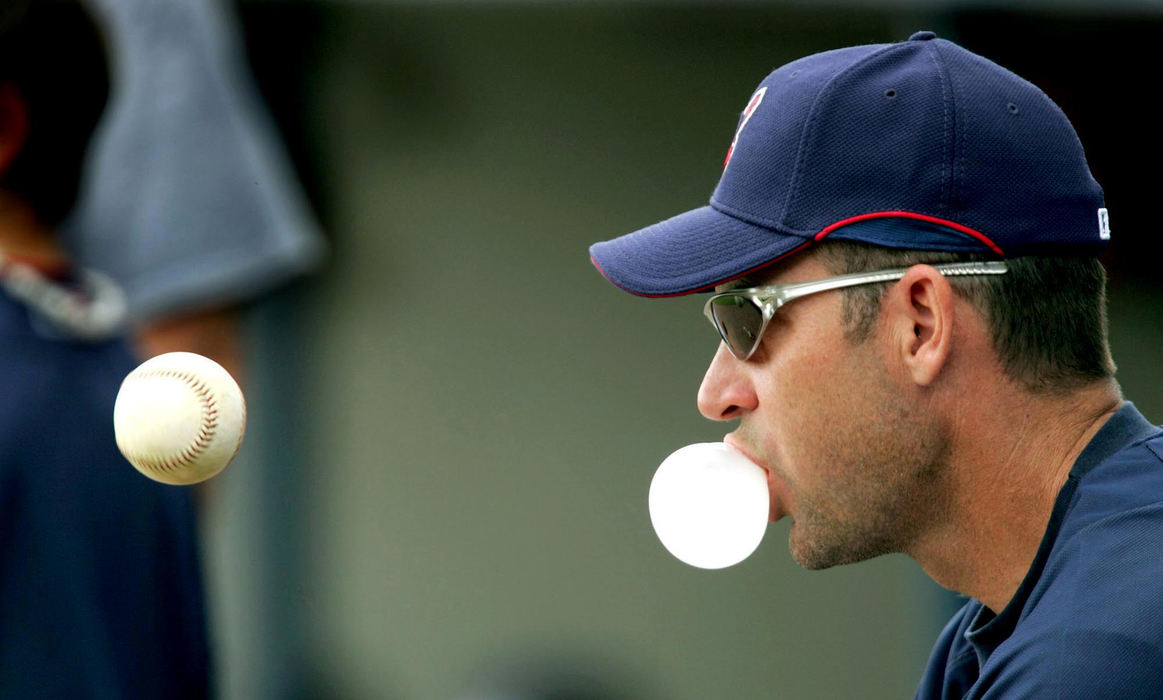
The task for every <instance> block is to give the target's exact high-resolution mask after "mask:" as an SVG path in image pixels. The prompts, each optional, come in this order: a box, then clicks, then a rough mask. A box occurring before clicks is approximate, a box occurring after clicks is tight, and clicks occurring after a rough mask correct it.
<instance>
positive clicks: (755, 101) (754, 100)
mask: <svg viewBox="0 0 1163 700" xmlns="http://www.w3.org/2000/svg"><path fill="white" fill-rule="evenodd" d="M765 94H767V87H766V86H764V87H761V88H759V89H758V90H756V91H755V94H754V95H752V96H751V101H750V102H748V103H747V109H745V110H743V121H741V122H739V128H738V129H736V130H735V138H733V139H731V147H730V148H728V149H727V157H726V158H724V159H723V170H726V169H727V164H728V163H730V162H731V156H732V155H734V153H735V144H736V143H738V142H739V134H741V133H742V132H743V127H745V126H747V122H749V121H750V120H751V115H752V114H755V110H756V109H758V108H759V103H760V102H763V96H764V95H765Z"/></svg>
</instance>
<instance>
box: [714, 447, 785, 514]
mask: <svg viewBox="0 0 1163 700" xmlns="http://www.w3.org/2000/svg"><path fill="white" fill-rule="evenodd" d="M723 442H724V443H725V444H726V445H727V446H728V447H730V448H731V449H733V450H735V451H736V452H739V453H740V454H742V455H743V456H744V457H746V458H747V459H749V460H751V461H752V462H754V463H755V464H756V465H757V466H759V467H760V468H762V469H763V471H764V472H766V473H767V496H768V499H769V501H770V503H771V507H770V510H769V511H768V516H767V517H768V520H769V521H770V522H773V523H774V522H777V521H779V520H781V519H783V517H784V516H786V515H790V514H791V513H790V512H789V509H788V499H787V495H788V494H787V489H786V486H785V484H784V483H783V480H782V479H780V478H779V476H777V475H776V473H775V470H774V469H772V468H770V467H768V466H767V465H766V464H764V463H763V461H762V460H759V459H756V458H755V455H754V454H753V453H752V452H751V450H748V449H747V446H746V445H744V444H742V442H741V441H740V440H739V439H737V438H736V437H735V436H734V434H733V433H731V434H728V435H726V436H725V437H724V438H723Z"/></svg>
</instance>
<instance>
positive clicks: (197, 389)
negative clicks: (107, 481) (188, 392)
mask: <svg viewBox="0 0 1163 700" xmlns="http://www.w3.org/2000/svg"><path fill="white" fill-rule="evenodd" d="M154 377H162V378H165V379H178V380H181V381H183V382H185V384H186V385H187V386H189V387H190V389H192V390H193V391H194V393H195V394H196V395H197V396H198V398H199V399H201V401H202V425H201V427H200V428H199V430H198V435H197V437H195V438H194V441H193V442H191V443H190V444H189V445H187V446H186V448H185V449H184V450H182V451H181V452H179V453H178V454H176V455H173V456H172V457H168V458H160V457H148V456H145V455H137V454H134V455H133V461H134V462H136V463H137V464H139V465H141V466H143V467H145V468H147V469H151V470H154V471H162V472H170V471H173V470H175V469H178V468H181V467H184V466H185V465H187V464H189V463H190V462H192V461H194V460H195V459H197V458H198V456H199V455H201V454H202V453H203V452H205V451H206V449H207V448H208V447H210V443H211V442H213V440H214V435H215V434H216V433H217V431H218V404H217V402H216V401H215V399H214V394H213V393H212V392H211V391H210V387H208V386H206V384H205V383H204V382H203V381H202V380H200V379H198V378H197V377H196V376H194V375H192V374H188V373H186V372H182V371H180V370H173V369H158V370H152V371H149V372H143V373H141V374H139V375H137V378H138V379H139V380H140V379H150V378H154Z"/></svg>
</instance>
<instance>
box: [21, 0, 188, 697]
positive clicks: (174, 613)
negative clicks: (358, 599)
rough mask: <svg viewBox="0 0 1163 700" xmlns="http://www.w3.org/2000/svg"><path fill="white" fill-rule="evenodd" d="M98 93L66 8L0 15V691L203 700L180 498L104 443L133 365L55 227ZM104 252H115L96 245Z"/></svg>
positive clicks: (102, 70) (99, 83)
mask: <svg viewBox="0 0 1163 700" xmlns="http://www.w3.org/2000/svg"><path fill="white" fill-rule="evenodd" d="M107 90H108V75H107V70H106V62H105V55H104V49H103V41H102V38H101V36H100V33H99V31H98V30H97V28H96V26H95V25H94V23H93V22H92V20H91V18H90V17H89V16H88V14H87V13H86V12H85V10H84V9H83V8H82V7H81V6H80V5H79V3H78V2H76V1H75V0H74V1H70V0H11V1H8V2H5V3H4V4H3V6H2V9H0V373H2V374H3V379H2V380H0V385H2V386H3V395H4V400H3V401H0V697H4V698H34V697H35V698H204V697H207V695H208V694H209V688H210V669H209V651H208V642H207V629H206V620H205V610H204V603H203V586H202V573H201V569H200V563H199V557H198V548H197V539H196V527H195V517H194V510H193V505H192V502H191V498H190V492H189V491H188V490H185V489H181V488H174V487H170V486H164V485H162V484H158V483H155V482H152V481H150V480H148V479H146V478H144V477H143V476H142V475H141V474H139V473H137V472H136V471H135V470H134V469H133V468H132V467H130V466H129V465H128V463H127V462H126V461H125V459H124V458H123V457H122V456H121V454H120V452H119V451H118V449H117V446H116V443H115V441H114V437H113V426H112V411H113V404H114V400H115V398H116V394H117V390H118V388H119V386H120V382H121V380H122V378H123V377H124V376H125V375H126V374H127V373H128V372H129V371H131V370H132V369H133V368H134V366H135V365H136V364H137V362H138V358H137V357H136V355H135V354H134V352H133V351H132V350H131V348H130V346H129V345H128V344H127V342H126V341H125V339H124V338H123V336H122V331H123V327H124V320H125V303H124V297H123V296H122V294H121V293H120V290H119V289H118V288H117V286H116V284H114V283H112V282H111V281H109V280H108V279H107V278H105V277H103V276H101V275H99V274H95V273H92V272H89V271H87V270H85V269H83V268H80V267H77V266H74V265H73V264H72V262H71V261H70V258H69V256H68V255H67V254H66V253H65V250H64V248H63V246H62V245H61V241H60V239H59V237H58V226H59V224H60V223H61V221H62V220H63V219H64V218H65V217H66V216H67V215H68V213H69V212H70V210H71V209H72V207H73V205H74V202H75V198H76V196H77V191H78V186H79V181H80V173H81V168H82V162H83V158H84V155H85V151H86V147H87V145H88V143H89V139H90V136H91V134H92V131H93V129H94V128H95V126H96V124H97V122H98V119H99V118H100V116H101V114H102V110H103V108H104V106H105V102H106V97H107ZM111 252H112V253H113V254H118V253H120V252H123V251H119V250H115V251H111Z"/></svg>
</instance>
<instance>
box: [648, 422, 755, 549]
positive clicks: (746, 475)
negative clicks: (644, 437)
mask: <svg viewBox="0 0 1163 700" xmlns="http://www.w3.org/2000/svg"><path fill="white" fill-rule="evenodd" d="M769 499H770V496H769V494H768V490H767V473H766V472H765V471H764V470H763V468H762V467H760V466H759V465H757V464H755V463H754V462H752V461H751V460H749V459H747V458H746V457H744V456H743V455H742V454H740V453H739V452H738V451H736V450H734V449H732V448H731V447H728V446H727V445H726V444H724V443H721V442H702V443H696V444H694V445H687V446H686V447H683V448H681V449H679V450H677V451H675V452H674V453H673V454H671V455H670V456H669V457H667V458H666V459H665V460H663V461H662V464H660V465H659V467H658V471H656V472H655V473H654V479H653V480H652V481H651V482H650V496H649V503H650V520H651V522H652V523H653V525H654V532H655V533H656V534H657V535H658V539H660V540H662V544H663V546H665V547H666V549H667V551H669V552H670V553H671V554H673V555H674V556H675V557H676V558H677V559H679V560H680V561H682V562H684V563H686V564H690V565H691V566H696V567H699V568H701V569H723V568H726V567H728V566H733V565H735V564H738V563H739V562H741V561H743V560H744V559H746V558H747V557H749V556H751V553H752V552H754V551H755V549H756V548H757V547H758V546H759V543H760V542H761V541H762V540H763V535H764V533H765V532H766V530H767V520H768V512H769V507H770V500H769Z"/></svg>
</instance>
